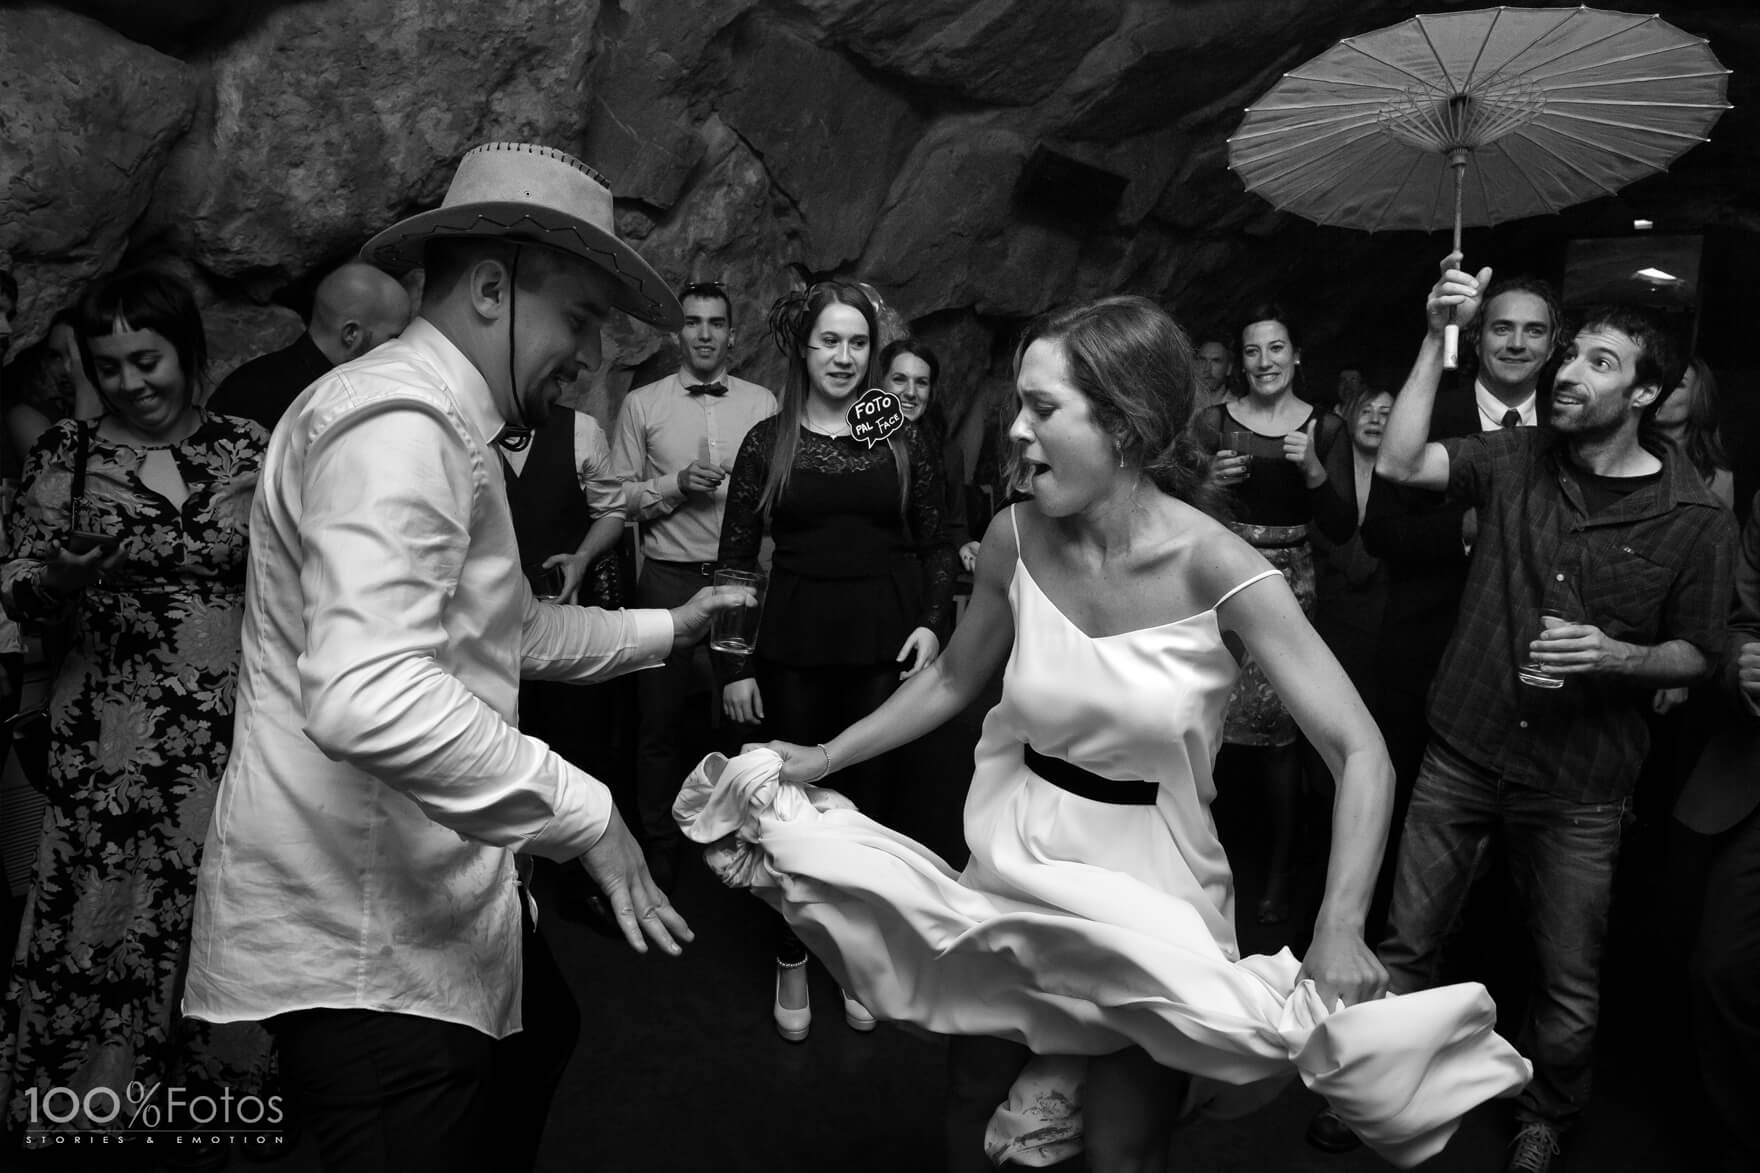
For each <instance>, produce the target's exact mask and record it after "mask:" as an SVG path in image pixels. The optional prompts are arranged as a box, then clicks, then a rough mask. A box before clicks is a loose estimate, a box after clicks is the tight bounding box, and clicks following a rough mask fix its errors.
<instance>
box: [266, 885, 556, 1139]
mask: <svg viewBox="0 0 1760 1173" xmlns="http://www.w3.org/2000/svg"><path fill="white" fill-rule="evenodd" d="M522 947H523V950H524V962H525V977H524V982H523V984H522V986H521V998H522V1002H523V1018H524V1022H525V1029H524V1030H522V1031H520V1032H519V1033H518V1034H514V1035H510V1036H508V1037H507V1038H505V1039H500V1040H496V1039H492V1038H490V1037H489V1036H488V1035H486V1034H483V1033H482V1032H481V1031H478V1030H473V1029H472V1028H470V1027H468V1026H459V1025H458V1024H456V1023H450V1022H441V1021H439V1020H437V1019H432V1018H422V1017H419V1016H417V1015H412V1014H391V1013H384V1012H380V1011H374V1010H302V1011H298V1012H296V1013H293V1014H283V1015H280V1016H279V1017H277V1018H275V1019H272V1020H271V1021H270V1022H269V1024H268V1025H269V1027H270V1029H271V1030H272V1031H273V1032H274V1034H275V1041H276V1044H277V1046H278V1048H279V1051H280V1061H281V1080H282V1086H283V1088H284V1090H285V1091H286V1094H287V1096H288V1100H289V1107H290V1108H291V1110H292V1114H293V1116H294V1117H295V1118H297V1119H298V1121H299V1122H300V1123H301V1124H302V1125H304V1126H305V1127H307V1128H309V1129H311V1131H312V1135H313V1136H314V1138H315V1139H316V1140H317V1142H318V1151H319V1155H320V1158H321V1160H322V1163H323V1167H324V1170H325V1173H393V1171H397V1170H404V1169H420V1170H422V1171H423V1173H482V1170H484V1169H496V1170H503V1169H505V1170H511V1171H515V1173H524V1171H526V1170H529V1169H532V1168H533V1167H535V1165H536V1163H537V1158H538V1146H539V1144H540V1143H541V1142H542V1140H543V1136H544V1122H545V1120H546V1119H547V1118H548V1116H549V1113H550V1101H551V1099H552V1098H553V1097H554V1096H555V1094H556V1088H557V1085H558V1084H559V1083H560V1082H561V1080H562V1073H563V1071H564V1069H565V1068H567V1066H568V1060H569V1057H570V1056H571V1055H572V1054H573V1053H574V1046H575V1041H576V1039H577V1038H578V1036H579V1035H580V1011H579V1009H578V1008H577V1007H576V1005H575V1002H574V997H573V995H572V994H571V993H570V992H569V989H568V984H567V982H566V981H564V979H563V976H562V971H561V970H560V969H559V968H558V967H557V965H556V959H555V957H554V956H553V955H552V954H551V952H550V947H549V945H548V944H546V943H545V941H544V938H543V937H542V936H541V935H540V934H539V933H538V932H537V931H536V930H535V929H534V928H533V927H532V925H531V923H530V921H529V920H528V921H527V923H526V927H525V932H524V943H523V946H522Z"/></svg>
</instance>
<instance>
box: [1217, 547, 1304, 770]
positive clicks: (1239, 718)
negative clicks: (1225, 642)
mask: <svg viewBox="0 0 1760 1173" xmlns="http://www.w3.org/2000/svg"><path fill="white" fill-rule="evenodd" d="M1229 528H1230V529H1232V530H1234V532H1235V533H1237V534H1239V535H1240V536H1241V537H1243V538H1245V539H1246V540H1247V541H1248V542H1249V543H1251V544H1252V546H1253V548H1254V549H1256V550H1258V551H1259V553H1261V554H1263V555H1264V556H1265V561H1267V562H1269V563H1271V565H1273V566H1275V567H1277V569H1278V570H1279V571H1281V572H1282V573H1283V577H1284V581H1285V582H1287V583H1289V589H1290V590H1291V591H1293V592H1294V593H1295V596H1296V602H1297V603H1299V604H1301V607H1302V614H1303V615H1306V616H1308V617H1309V618H1310V619H1311V618H1312V617H1313V615H1314V599H1315V594H1314V553H1313V550H1312V549H1311V548H1310V547H1309V545H1308V527H1307V526H1305V525H1248V524H1245V523H1243V522H1237V523H1235V524H1233V525H1231V526H1230V527H1229ZM1296 733H1297V729H1296V719H1295V718H1294V717H1292V716H1290V714H1289V710H1288V709H1287V708H1285V707H1284V704H1283V699H1282V698H1281V697H1279V696H1278V695H1277V690H1276V689H1274V688H1272V687H1271V681H1270V680H1268V679H1267V678H1266V676H1265V669H1264V667H1263V666H1262V665H1260V663H1259V661H1257V660H1255V659H1254V658H1253V655H1252V653H1251V652H1248V653H1247V656H1246V658H1245V659H1244V660H1242V661H1241V674H1240V676H1239V677H1237V678H1236V680H1235V682H1234V692H1233V693H1231V694H1230V695H1229V698H1228V713H1227V715H1226V716H1224V718H1223V721H1222V740H1223V741H1224V742H1226V743H1227V744H1229V745H1251V746H1260V747H1270V746H1283V745H1294V744H1295V740H1296Z"/></svg>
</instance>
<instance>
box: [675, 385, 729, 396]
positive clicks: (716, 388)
mask: <svg viewBox="0 0 1760 1173" xmlns="http://www.w3.org/2000/svg"><path fill="white" fill-rule="evenodd" d="M685 390H686V391H688V392H690V393H691V394H692V395H713V396H715V397H716V398H717V399H719V398H720V397H721V396H723V395H726V394H727V384H726V383H692V384H691V385H690V386H689V387H686V388H685Z"/></svg>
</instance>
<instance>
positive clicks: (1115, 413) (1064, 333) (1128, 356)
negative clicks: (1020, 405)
mask: <svg viewBox="0 0 1760 1173" xmlns="http://www.w3.org/2000/svg"><path fill="white" fill-rule="evenodd" d="M1035 342H1051V343H1055V344H1056V345H1057V346H1059V347H1060V348H1061V349H1062V351H1063V357H1064V362H1065V364H1066V365H1067V366H1068V368H1069V378H1070V382H1071V383H1073V384H1074V385H1075V388H1076V390H1078V391H1080V392H1081V393H1082V394H1083V395H1084V396H1086V397H1087V399H1088V403H1089V405H1090V406H1091V408H1092V409H1093V413H1094V421H1095V423H1096V424H1098V425H1099V427H1100V428H1101V430H1102V431H1104V432H1106V433H1107V434H1108V435H1109V436H1111V437H1112V439H1113V443H1114V444H1115V445H1116V446H1117V448H1118V453H1119V457H1120V458H1121V459H1122V460H1123V462H1124V466H1125V467H1126V468H1137V469H1141V470H1142V471H1143V473H1144V475H1146V476H1148V477H1149V478H1150V479H1151V480H1152V481H1154V482H1155V485H1156V487H1157V488H1159V489H1160V490H1161V491H1162V492H1164V493H1166V494H1168V495H1169V496H1173V497H1178V498H1179V499H1180V500H1182V501H1185V502H1187V503H1188V504H1191V505H1195V506H1197V507H1198V508H1200V509H1203V510H1205V511H1206V512H1209V513H1216V512H1218V509H1219V508H1220V506H1221V501H1220V500H1219V499H1218V500H1213V499H1212V498H1219V497H1220V494H1218V493H1217V492H1215V491H1214V490H1211V489H1209V488H1208V486H1207V484H1206V481H1205V476H1204V473H1205V467H1206V466H1205V458H1204V456H1203V454H1202V452H1201V451H1200V450H1199V448H1198V446H1197V445H1196V444H1194V443H1193V442H1192V440H1191V439H1190V437H1189V436H1188V435H1187V434H1186V421H1187V420H1188V418H1189V417H1190V416H1191V408H1192V394H1193V390H1192V343H1191V340H1190V339H1188V338H1187V337H1186V332H1185V331H1184V330H1182V329H1180V327H1179V323H1177V322H1175V321H1174V320H1173V319H1172V318H1171V317H1169V316H1168V314H1167V311H1166V310H1163V309H1162V308H1161V307H1160V306H1158V305H1156V304H1155V303H1154V302H1152V301H1150V300H1149V299H1148V298H1146V297H1136V296H1121V297H1106V298H1101V299H1100V300H1099V301H1091V302H1086V303H1084V304H1082V305H1077V306H1071V307H1069V308H1067V309H1061V310H1053V311H1051V312H1050V313H1047V314H1043V315H1041V316H1040V317H1038V318H1037V319H1035V320H1034V321H1033V322H1032V323H1031V324H1030V325H1029V326H1028V327H1027V331H1026V333H1025V334H1023V335H1022V336H1021V341H1020V345H1019V347H1018V348H1017V349H1016V350H1015V355H1014V369H1015V374H1016V375H1017V376H1018V375H1019V373H1020V369H1021V358H1022V357H1023V356H1024V355H1025V354H1026V352H1027V347H1029V346H1031V345H1032V344H1033V343H1035Z"/></svg>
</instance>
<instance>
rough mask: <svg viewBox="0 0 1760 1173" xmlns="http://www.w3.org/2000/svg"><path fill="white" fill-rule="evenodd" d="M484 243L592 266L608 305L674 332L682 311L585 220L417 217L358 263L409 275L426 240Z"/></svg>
mask: <svg viewBox="0 0 1760 1173" xmlns="http://www.w3.org/2000/svg"><path fill="white" fill-rule="evenodd" d="M466 236H476V237H490V238H501V239H507V240H517V241H520V242H521V243H526V244H541V245H544V246H545V247H547V248H553V249H557V250H559V251H561V252H565V253H570V254H572V255H574V256H577V257H580V258H581V259H583V260H585V261H587V262H589V263H590V264H593V265H595V266H597V267H598V268H599V269H600V270H601V271H602V272H604V273H605V275H606V276H608V277H610V278H611V280H612V283H613V284H612V293H611V304H612V305H614V306H616V307H617V308H618V309H620V310H622V311H624V312H625V313H627V314H628V315H629V316H630V317H632V318H636V319H637V320H639V321H643V322H647V323H649V324H650V325H654V326H660V327H662V328H664V329H668V330H676V329H678V328H679V327H680V326H681V325H683V324H684V310H683V309H681V308H680V307H679V304H678V298H676V297H674V296H673V293H672V290H671V289H669V288H667V285H666V282H664V281H662V280H661V279H660V275H659V274H658V273H656V272H654V269H653V267H652V266H650V265H649V264H648V262H646V261H644V260H642V258H641V257H640V256H638V255H636V251H635V250H634V249H632V248H631V247H630V246H629V245H627V244H625V243H623V241H621V240H619V239H617V237H615V236H613V235H611V234H610V233H609V232H606V231H605V230H604V229H602V228H599V227H597V226H596V225H593V224H589V223H587V222H586V221H585V220H581V219H577V218H576V217H574V216H569V215H566V214H564V213H561V212H554V211H551V210H550V209H548V208H535V207H533V206H532V205H531V204H518V203H479V204H459V205H457V206H455V207H450V208H435V209H433V210H432V211H427V212H419V213H417V214H416V215H414V216H411V217H409V218H408V219H405V220H399V221H398V222H397V223H396V224H393V225H392V226H391V227H389V228H387V229H385V231H383V232H381V233H379V234H378V235H376V236H374V237H373V238H372V239H371V240H369V241H367V243H366V244H365V245H363V246H361V257H362V258H363V259H365V260H367V261H371V262H372V263H373V264H375V265H378V266H380V267H381V268H385V269H391V270H394V271H395V270H400V269H412V268H416V267H418V266H420V265H421V263H422V249H423V247H424V246H425V245H426V244H427V243H428V242H429V241H431V240H436V239H442V238H455V237H466Z"/></svg>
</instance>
